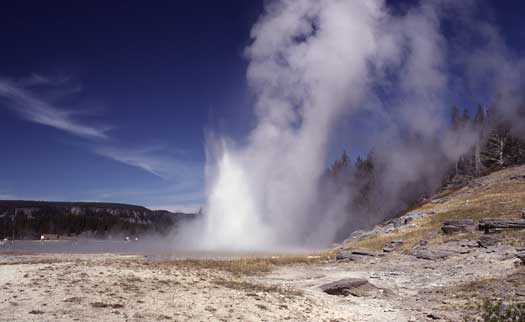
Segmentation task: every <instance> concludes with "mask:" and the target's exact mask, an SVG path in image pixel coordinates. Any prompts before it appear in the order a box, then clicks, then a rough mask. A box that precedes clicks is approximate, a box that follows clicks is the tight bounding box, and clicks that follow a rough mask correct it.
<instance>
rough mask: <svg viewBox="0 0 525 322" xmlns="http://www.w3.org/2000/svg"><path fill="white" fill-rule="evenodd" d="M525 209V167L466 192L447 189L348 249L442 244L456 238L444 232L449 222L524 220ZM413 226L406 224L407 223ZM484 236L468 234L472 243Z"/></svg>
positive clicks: (359, 236)
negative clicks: (423, 241)
mask: <svg viewBox="0 0 525 322" xmlns="http://www.w3.org/2000/svg"><path fill="white" fill-rule="evenodd" d="M524 209H525V166H516V167H511V168H508V169H504V170H500V171H497V172H494V173H492V174H490V175H487V176H485V177H480V178H477V179H474V180H472V181H470V182H469V183H468V185H466V186H465V187H463V188H460V189H447V190H444V191H442V192H441V193H440V194H438V195H435V196H434V197H432V198H430V199H428V200H426V201H425V202H423V203H421V204H420V205H418V206H416V207H414V208H413V209H411V210H410V211H408V212H407V213H405V214H404V215H403V216H401V217H400V218H399V219H394V220H389V221H387V222H385V223H384V224H382V225H378V226H376V228H375V229H373V230H371V231H368V232H366V233H365V232H355V233H354V234H353V236H352V238H350V239H348V240H347V241H346V244H345V245H344V247H365V248H371V249H376V250H380V249H382V248H383V247H384V245H385V244H388V243H390V242H392V241H395V240H400V239H401V240H403V241H404V246H403V248H404V249H406V250H408V249H410V248H411V247H413V246H415V245H416V243H418V242H419V241H421V240H425V241H427V242H429V243H430V244H440V243H443V242H446V241H448V240H450V239H454V238H456V237H455V235H452V236H448V235H444V234H443V233H442V232H441V227H442V226H443V224H444V223H445V222H446V221H450V220H467V219H471V220H473V221H474V223H477V222H478V221H479V220H480V219H483V218H520V217H521V216H522V211H523V210H524ZM407 221H408V222H409V224H405V225H404V224H403V223H404V222H407ZM515 234H518V237H522V236H523V235H522V234H521V232H519V231H517V232H512V231H510V232H505V233H504V235H503V236H504V237H505V238H508V239H509V242H510V239H512V238H514V237H516V236H514V235H515ZM481 235H482V233H481V232H479V231H476V230H474V231H471V232H469V233H468V236H463V237H468V238H469V239H476V238H479V237H480V236H481Z"/></svg>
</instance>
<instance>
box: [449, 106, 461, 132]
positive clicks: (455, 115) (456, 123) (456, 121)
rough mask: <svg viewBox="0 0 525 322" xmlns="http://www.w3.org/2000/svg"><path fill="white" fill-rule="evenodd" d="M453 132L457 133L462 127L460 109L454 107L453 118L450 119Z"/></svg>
mask: <svg viewBox="0 0 525 322" xmlns="http://www.w3.org/2000/svg"><path fill="white" fill-rule="evenodd" d="M450 122H451V125H452V130H454V131H457V130H459V128H460V126H461V118H460V116H459V108H458V107H457V106H454V107H453V108H452V116H451V119H450Z"/></svg>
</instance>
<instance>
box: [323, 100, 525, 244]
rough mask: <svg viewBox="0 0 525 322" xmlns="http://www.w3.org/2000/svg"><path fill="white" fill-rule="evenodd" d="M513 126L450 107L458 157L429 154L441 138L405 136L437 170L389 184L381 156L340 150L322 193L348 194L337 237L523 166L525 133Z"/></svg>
mask: <svg viewBox="0 0 525 322" xmlns="http://www.w3.org/2000/svg"><path fill="white" fill-rule="evenodd" d="M522 111H523V109H522ZM524 114H525V113H524ZM515 125H516V122H513V120H509V119H508V118H506V117H505V116H504V115H501V114H498V113H497V112H496V111H495V110H490V109H488V108H485V107H483V106H481V105H479V106H478V107H477V109H476V112H475V114H474V115H473V116H471V115H470V113H469V110H468V109H463V110H460V109H459V108H457V107H454V108H453V109H452V111H451V117H450V125H449V129H448V133H447V134H448V135H449V137H452V138H453V141H454V140H455V141H457V144H458V145H459V144H463V146H462V148H461V151H463V153H462V154H460V155H459V157H457V159H455V160H450V157H448V156H446V155H444V154H443V153H441V154H440V153H437V152H433V151H431V150H432V146H433V145H436V144H437V141H438V140H440V139H442V138H434V139H433V140H435V141H430V142H428V141H418V138H417V137H416V138H409V139H408V140H409V142H406V145H407V146H410V145H418V144H419V146H418V148H419V149H426V151H427V152H428V154H430V155H432V158H434V160H432V161H433V162H432V164H433V165H434V166H435V167H436V170H435V171H426V172H425V171H422V172H421V174H420V176H421V177H418V178H416V179H407V180H398V182H395V183H392V180H395V177H393V178H392V176H390V177H389V175H390V174H391V172H392V171H394V170H392V169H391V167H389V164H388V158H385V157H384V156H385V154H384V152H383V154H381V153H376V152H377V151H374V150H372V151H371V152H370V153H369V154H368V155H367V156H366V157H361V156H358V157H357V158H356V159H355V161H353V160H351V159H350V157H349V156H348V154H347V152H346V151H344V152H343V153H342V155H341V157H339V158H338V159H337V160H335V161H334V162H333V163H332V165H331V166H330V167H329V168H328V169H327V171H326V173H325V175H324V176H323V178H322V186H323V188H322V189H321V190H323V191H325V192H324V193H325V194H328V195H334V194H340V193H344V194H347V195H348V198H347V200H348V201H347V205H346V206H345V211H346V212H347V217H348V218H347V220H346V222H345V224H344V225H342V226H341V231H340V234H339V236H337V238H338V239H341V238H345V237H347V233H348V231H353V230H356V229H361V228H366V227H370V226H372V225H375V224H377V223H379V222H381V221H383V220H384V219H387V218H393V217H396V216H398V215H399V214H401V213H402V212H405V211H406V210H407V209H408V208H410V207H412V206H414V205H415V204H417V203H418V202H420V201H422V200H424V199H425V198H427V197H429V196H430V195H432V194H434V193H436V192H437V190H439V189H440V188H443V187H447V186H448V187H450V186H451V185H452V186H456V187H459V186H461V185H464V184H466V183H467V182H468V181H469V180H470V179H472V178H476V177H479V176H483V175H486V174H488V173H490V172H493V171H496V170H499V169H503V168H506V167H510V166H514V165H521V164H525V135H524V133H523V132H520V130H519V129H518V128H516V127H515ZM524 126H525V124H524ZM410 140H412V142H410ZM379 152H382V151H379ZM421 153H425V151H422V152H421ZM385 178H387V179H385ZM388 180H391V181H388ZM399 181H400V182H401V183H399ZM393 184H401V187H398V189H396V190H395V191H393V189H391V187H390V185H393ZM326 191H328V193H327V192H326ZM329 198H330V197H328V199H327V200H330V199H329ZM327 202H330V201H327Z"/></svg>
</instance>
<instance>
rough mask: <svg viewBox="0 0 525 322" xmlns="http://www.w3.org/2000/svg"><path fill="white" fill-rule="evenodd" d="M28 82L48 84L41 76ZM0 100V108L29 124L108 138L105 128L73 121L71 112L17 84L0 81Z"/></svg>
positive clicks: (88, 136) (90, 136) (86, 135)
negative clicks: (7, 110) (14, 113)
mask: <svg viewBox="0 0 525 322" xmlns="http://www.w3.org/2000/svg"><path fill="white" fill-rule="evenodd" d="M30 80H31V82H32V83H33V84H34V83H35V82H36V83H39V84H45V83H48V82H49V80H47V79H45V78H43V77H42V76H35V77H33V78H31V79H30ZM28 82H29V80H28ZM0 99H1V100H0V106H5V107H7V108H9V109H11V110H13V111H15V112H16V113H17V114H19V115H20V116H21V117H22V118H24V119H26V120H28V121H30V122H34V123H38V124H43V125H46V126H50V127H53V128H56V129H59V130H62V131H65V132H68V133H71V134H74V135H78V136H82V137H87V138H96V139H106V138H108V136H107V135H106V131H107V128H100V127H94V126H90V125H86V124H83V123H82V122H80V121H78V120H75V119H73V114H74V113H73V112H71V111H67V110H63V109H60V108H58V107H56V106H54V105H53V104H51V103H49V102H47V101H45V100H44V99H42V98H40V97H38V96H36V95H35V94H34V93H32V91H30V90H27V89H25V88H24V87H22V86H21V85H19V84H17V83H13V82H9V81H5V80H0Z"/></svg>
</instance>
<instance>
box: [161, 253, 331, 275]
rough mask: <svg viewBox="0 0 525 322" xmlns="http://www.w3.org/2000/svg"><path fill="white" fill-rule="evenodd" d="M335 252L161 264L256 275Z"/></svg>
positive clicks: (322, 258)
mask: <svg viewBox="0 0 525 322" xmlns="http://www.w3.org/2000/svg"><path fill="white" fill-rule="evenodd" d="M334 256H335V254H334V253H333V252H326V253H320V254H312V255H301V256H272V257H241V258H236V259H229V260H216V259H180V260H171V261H162V262H160V264H161V265H168V266H175V267H184V268H192V269H209V270H220V271H225V272H229V273H231V274H234V275H256V274H264V273H269V272H271V270H272V269H273V267H274V266H283V265H298V264H318V263H322V262H326V261H328V260H331V259H333V258H334Z"/></svg>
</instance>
